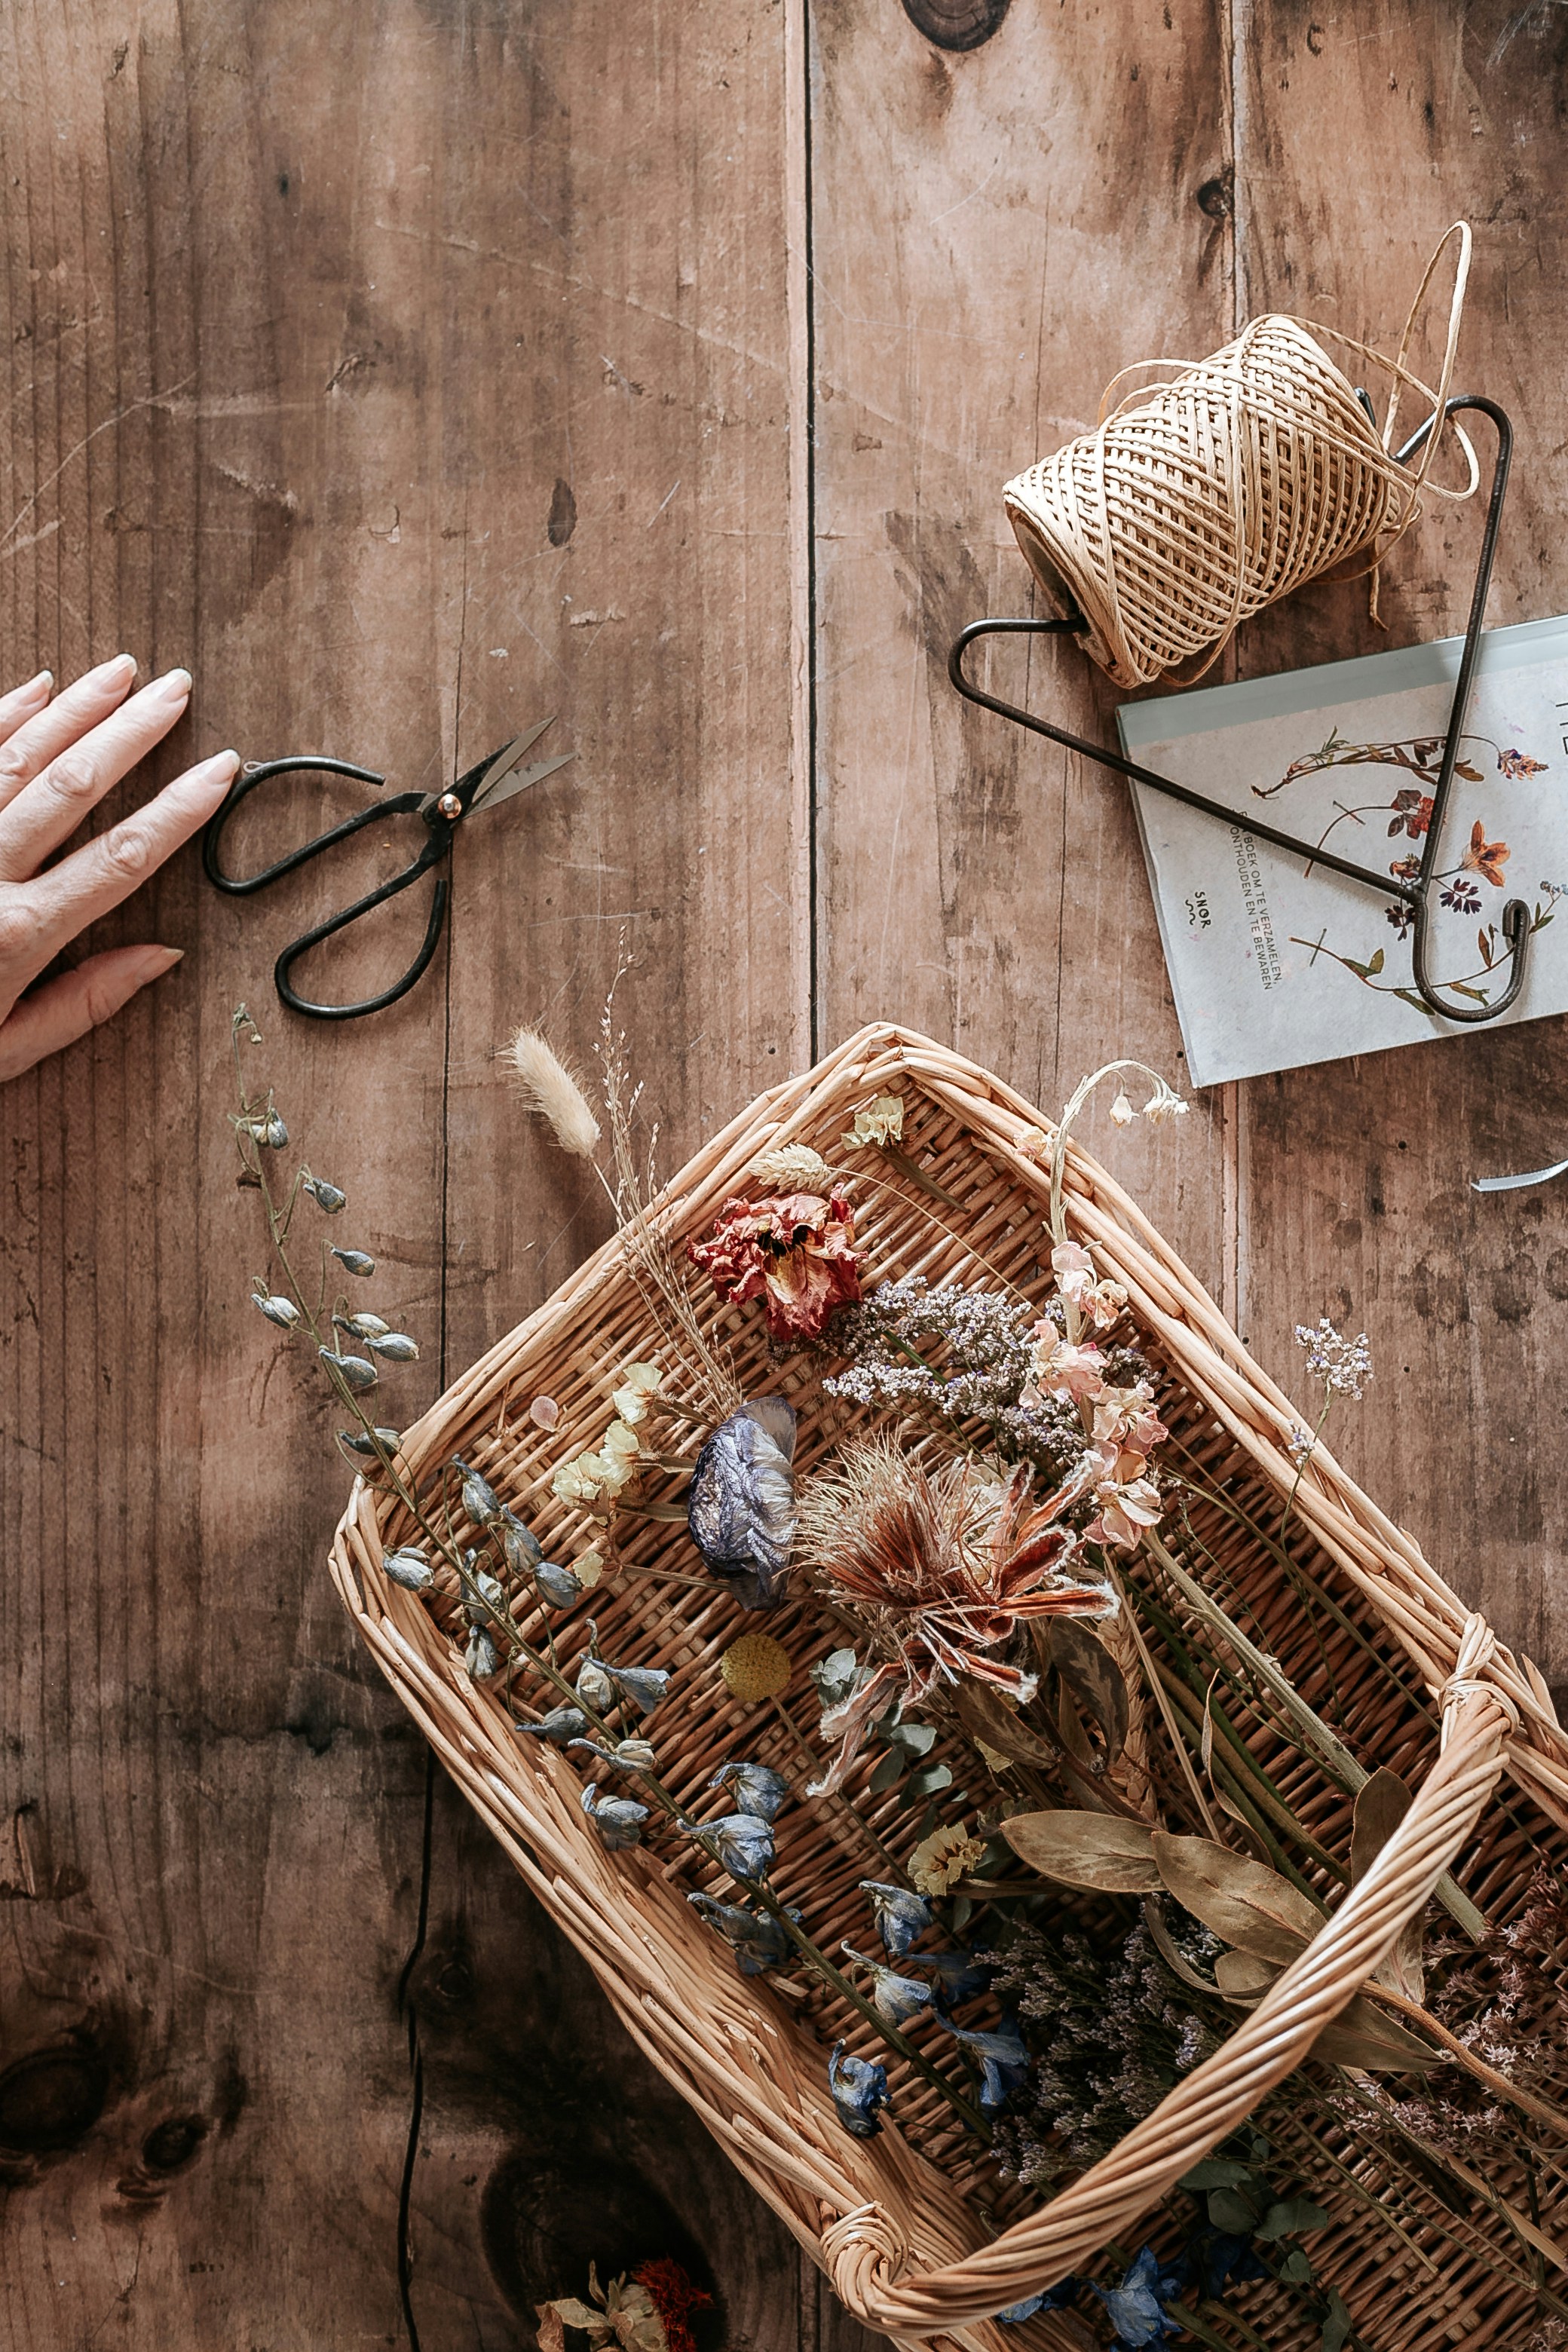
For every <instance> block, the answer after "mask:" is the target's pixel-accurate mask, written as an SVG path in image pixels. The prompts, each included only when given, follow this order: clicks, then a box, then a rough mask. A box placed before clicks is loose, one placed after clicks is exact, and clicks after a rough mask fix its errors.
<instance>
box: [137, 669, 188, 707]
mask: <svg viewBox="0 0 1568 2352" xmlns="http://www.w3.org/2000/svg"><path fill="white" fill-rule="evenodd" d="M190 690H191V673H190V671H189V670H188V669H167V670H165V671H164V672H163V677H155V678H154V679H153V683H152V685H151V686H150V687H148V688H147V692H148V693H149V694H155V695H157V696H159V697H160V698H161V699H163V701H165V702H184V699H185V697H186V696H187V695H188V694H189V692H190Z"/></svg>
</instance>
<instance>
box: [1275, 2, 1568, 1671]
mask: <svg viewBox="0 0 1568 2352" xmlns="http://www.w3.org/2000/svg"><path fill="white" fill-rule="evenodd" d="M1418 23H1419V24H1420V26H1422V29H1423V36H1424V37H1420V38H1416V37H1415V30H1416V26H1417V24H1418ZM1565 58H1568V26H1564V25H1563V22H1562V20H1561V14H1560V12H1558V11H1555V10H1553V11H1551V12H1533V13H1532V12H1530V11H1525V12H1522V13H1521V11H1519V10H1518V9H1515V8H1510V7H1508V6H1505V5H1489V6H1485V7H1481V8H1478V9H1474V10H1470V11H1468V12H1467V13H1466V14H1465V15H1464V16H1457V15H1456V16H1444V17H1442V18H1441V19H1440V20H1439V19H1437V18H1436V17H1431V16H1426V15H1422V16H1419V17H1418V16H1416V15H1415V14H1414V13H1413V12H1411V11H1408V10H1406V9H1405V8H1404V7H1402V6H1392V7H1391V6H1387V5H1376V6H1373V7H1372V8H1369V9H1366V10H1364V11H1361V10H1358V11H1357V12H1356V17H1355V21H1354V24H1353V26H1352V21H1351V19H1350V17H1349V16H1340V17H1338V18H1337V19H1334V20H1332V21H1328V20H1325V21H1324V22H1323V23H1322V24H1319V25H1310V24H1309V23H1308V22H1307V21H1305V20H1304V19H1302V18H1300V17H1299V16H1295V15H1293V14H1291V13H1290V12H1288V11H1285V10H1283V9H1281V10H1279V11H1269V12H1265V13H1262V14H1259V15H1258V16H1257V17H1256V18H1255V19H1254V20H1253V22H1252V28H1251V35H1250V38H1249V39H1248V41H1247V49H1246V58H1245V75H1244V80H1243V89H1244V93H1245V95H1244V101H1243V110H1242V113H1243V120H1244V121H1245V123H1246V124H1247V140H1248V148H1249V153H1250V156H1251V159H1252V161H1251V167H1250V168H1249V169H1247V171H1245V172H1243V171H1239V170H1238V173H1237V226H1238V230H1239V233H1240V234H1239V246H1240V250H1241V252H1242V255H1243V257H1244V300H1245V303H1246V306H1247V309H1248V310H1271V309H1277V308H1279V309H1300V310H1304V311H1306V312H1307V313H1308V314H1309V315H1310V316H1312V317H1316V318H1321V319H1322V320H1325V321H1326V322H1327V323H1329V324H1330V325H1339V326H1342V327H1343V328H1344V329H1345V330H1346V331H1349V332H1351V333H1352V334H1357V335H1361V336H1363V338H1365V339H1366V340H1369V341H1383V342H1385V343H1386V342H1388V341H1391V340H1392V339H1394V338H1396V336H1397V333H1398V331H1399V328H1400V327H1401V325H1402V324H1403V321H1404V315H1405V307H1406V304H1407V302H1408V300H1409V299H1410V294H1411V293H1412V292H1413V291H1414V289H1415V286H1416V284H1417V283H1418V282H1419V278H1420V274H1421V270H1422V268H1424V266H1425V263H1426V257H1427V255H1428V254H1429V253H1430V251H1431V249H1432V247H1433V246H1434V245H1435V244H1436V240H1437V238H1438V236H1441V234H1442V232H1443V230H1444V229H1445V228H1446V227H1447V225H1448V223H1449V222H1450V221H1451V220H1453V219H1455V218H1456V217H1458V216H1461V215H1462V216H1464V217H1466V218H1468V219H1469V220H1470V221H1471V222H1472V223H1473V224H1474V226H1475V233H1476V257H1475V263H1474V267H1473V268H1472V271H1471V277H1470V295H1469V299H1468V306H1467V310H1466V316H1465V327H1464V335H1463V340H1462V341H1461V343H1460V347H1459V359H1460V373H1461V375H1462V377H1463V379H1464V383H1465V386H1466V387H1467V388H1469V389H1474V390H1476V391H1479V392H1485V393H1489V394H1491V395H1492V396H1493V397H1494V398H1495V399H1497V400H1500V401H1501V402H1502V404H1503V405H1504V406H1505V407H1506V408H1507V409H1509V410H1510V413H1511V415H1512V416H1513V418H1514V421H1515V426H1516V431H1517V435H1518V445H1517V451H1516V457H1515V464H1514V471H1513V479H1512V487H1511V488H1510V495H1509V502H1508V507H1507V509H1506V511H1505V519H1504V523H1503V531H1502V539H1501V541H1500V548H1499V554H1498V563H1497V570H1496V573H1495V575H1494V584H1493V588H1492V593H1491V599H1490V603H1489V607H1488V615H1487V617H1488V621H1489V624H1490V625H1493V626H1498V625H1503V624H1505V623H1508V622H1513V621H1525V620H1535V619H1538V618H1541V617H1542V616H1543V615H1546V614H1552V613H1558V612H1562V611H1563V610H1564V609H1565V608H1568V556H1565V554H1564V550H1563V534H1562V530H1561V528H1560V522H1559V519H1560V517H1561V514H1562V511H1563V496H1564V490H1565V488H1568V397H1565V394H1564V387H1563V370H1562V366H1561V363H1560V357H1559V343H1560V337H1561V320H1560V317H1559V305H1558V303H1557V300H1556V299H1555V291H1554V289H1556V288H1557V287H1558V286H1559V285H1560V284H1561V282H1562V268H1563V255H1564V246H1563V209H1562V203H1561V197H1560V189H1561V185H1562V173H1563V160H1564V139H1563V113H1562V104H1561V100H1562V90H1563V65H1564V59H1565ZM1327 122H1332V124H1333V125H1334V136H1333V138H1332V139H1327V138H1325V137H1324V136H1323V135H1322V126H1323V125H1324V124H1325V123H1327ZM1347 156H1350V157H1355V158H1361V159H1365V163H1366V168H1363V169H1359V170H1352V171H1347V170H1346V169H1345V168H1344V165H1345V159H1346V157H1347ZM1374 158H1375V159H1379V161H1378V163H1377V165H1376V167H1375V168H1373V159H1374ZM1428 349H1430V342H1429V343H1428ZM1483 430H1484V428H1483ZM1478 444H1479V446H1481V452H1482V459H1483V463H1486V462H1488V461H1489V457H1490V449H1489V446H1485V445H1484V444H1481V443H1480V441H1479V436H1478ZM1480 525H1481V517H1480V514H1479V502H1478V504H1477V505H1472V506H1470V507H1468V508H1458V509H1452V508H1448V509H1439V510H1438V511H1436V512H1435V513H1434V514H1433V515H1432V516H1431V517H1430V518H1429V519H1428V520H1426V521H1424V522H1423V523H1422V524H1421V525H1420V526H1419V528H1418V529H1417V530H1415V532H1413V533H1412V534H1411V536H1410V538H1409V540H1408V541H1406V542H1405V544H1404V545H1403V546H1402V547H1401V548H1400V549H1398V550H1397V551H1396V552H1395V554H1394V558H1393V560H1392V562H1390V564H1389V566H1388V578H1387V583H1386V585H1385V588H1384V595H1383V608H1384V618H1385V620H1386V623H1387V630H1386V634H1385V635H1380V634H1379V633H1378V632H1376V631H1375V630H1373V628H1372V626H1371V625H1370V624H1369V621H1368V618H1367V613H1366V603H1365V595H1364V592H1363V591H1359V590H1357V589H1354V588H1328V587H1319V588H1316V589H1313V590H1311V591H1309V592H1308V593H1306V594H1305V595H1303V596H1301V597H1299V598H1297V599H1296V600H1295V601H1294V602H1293V604H1291V606H1290V607H1289V610H1281V611H1279V613H1276V614H1269V615H1267V616H1266V617H1265V618H1264V620H1263V621H1261V622H1260V623H1259V624H1258V625H1257V626H1256V627H1255V628H1253V629H1250V630H1248V631H1247V632H1246V633H1245V634H1244V638H1243V641H1242V644H1241V646H1240V648H1239V650H1240V657H1241V660H1242V662H1243V663H1244V665H1245V667H1247V669H1248V670H1251V671H1263V670H1272V669H1278V668H1281V667H1287V666H1289V665H1292V664H1294V663H1297V662H1300V661H1301V660H1303V659H1306V660H1321V659H1324V658H1327V657H1331V656H1338V655H1341V654H1355V653H1361V652H1371V651H1373V650H1375V649H1376V648H1377V646H1380V645H1383V644H1388V645H1407V644H1414V643H1416V642H1418V641H1419V640H1421V639H1422V638H1426V637H1433V636H1438V635H1444V634H1447V633H1451V632H1454V631H1457V630H1459V629H1462V628H1463V626H1464V619H1465V612H1466V607H1467V604H1468V597H1469V593H1470V584H1471V582H1472V580H1473V577H1474V572H1475V561H1476V550H1477V546H1478V543H1479V533H1480ZM1549 878H1557V877H1549ZM1521 881H1522V884H1523V892H1524V895H1525V896H1526V897H1529V896H1531V894H1532V892H1533V890H1534V887H1535V886H1536V883H1537V877H1535V876H1534V875H1532V874H1531V875H1527V876H1524V877H1521ZM1563 1040H1564V1024H1563V1022H1561V1021H1549V1022H1535V1023H1531V1024H1529V1025H1528V1026H1525V1027H1522V1028H1517V1029H1510V1030H1502V1031H1497V1032H1492V1031H1487V1030H1482V1031H1480V1032H1479V1034H1472V1035H1470V1036H1468V1037H1455V1038H1450V1039H1447V1040H1444V1041H1443V1042H1441V1043H1438V1044H1430V1045H1419V1046H1410V1047H1406V1048H1405V1049H1404V1050H1403V1051H1402V1052H1399V1053H1395V1054H1380V1055H1369V1056H1367V1057H1365V1058H1364V1059H1363V1060H1361V1061H1359V1062H1351V1063H1336V1064H1333V1065H1332V1066H1330V1067H1328V1068H1325V1069H1321V1070H1308V1071H1303V1072H1300V1073H1292V1074H1289V1076H1284V1077H1279V1078H1271V1079H1265V1080H1260V1081H1258V1082H1257V1083H1256V1084H1255V1085H1253V1086H1251V1087H1248V1088H1247V1093H1246V1107H1245V1114H1244V1116H1245V1119H1246V1131H1245V1132H1246V1140H1245V1146H1244V1151H1243V1167H1244V1171H1245V1178H1244V1182H1245V1200H1246V1210H1247V1223H1246V1231H1247V1242H1246V1250H1245V1260H1244V1264H1245V1276H1244V1284H1245V1287H1244V1298H1245V1308H1244V1317H1245V1319H1244V1321H1243V1324H1242V1328H1243V1329H1244V1330H1245V1331H1247V1333H1248V1335H1249V1337H1250V1339H1251V1341H1252V1344H1253V1345H1254V1347H1255V1348H1256V1349H1258V1353H1259V1355H1260V1357H1261V1359H1262V1360H1263V1361H1264V1362H1266V1363H1269V1364H1272V1365H1275V1366H1285V1367H1287V1369H1288V1368H1289V1363H1290V1359H1291V1357H1292V1356H1293V1355H1294V1354H1295V1352H1296V1351H1295V1350H1294V1349H1293V1348H1292V1346H1291V1343H1290V1326H1291V1324H1292V1323H1293V1322H1294V1321H1296V1320H1297V1319H1300V1318H1305V1319H1307V1320H1309V1321H1316V1319H1317V1318H1318V1317H1319V1316H1320V1315H1322V1314H1327V1315H1330V1316H1331V1317H1333V1318H1335V1319H1336V1320H1338V1321H1340V1322H1342V1323H1344V1322H1348V1323H1350V1324H1351V1325H1352V1328H1356V1329H1359V1328H1362V1327H1363V1325H1364V1327H1365V1328H1366V1329H1367V1331H1368V1332H1369V1334H1370V1335H1371V1339H1372V1344H1373V1359H1374V1362H1375V1365H1376V1379H1375V1382H1374V1385H1373V1387H1372V1388H1371V1389H1370V1390H1369V1391H1368V1392H1367V1400H1366V1402H1365V1403H1364V1404H1363V1405H1361V1406H1351V1407H1349V1408H1347V1409H1346V1410H1345V1411H1344V1412H1343V1413H1342V1415H1341V1416H1340V1417H1339V1418H1338V1420H1337V1423H1336V1425H1335V1427H1334V1429H1333V1430H1332V1432H1331V1443H1332V1444H1333V1445H1334V1447H1335V1449H1336V1451H1337V1452H1338V1453H1339V1454H1341V1456H1342V1459H1343V1460H1344V1462H1345V1464H1346V1466H1347V1467H1348V1468H1350V1469H1351V1471H1352V1475H1354V1476H1356V1477H1357V1478H1358V1479H1360V1480H1361V1481H1362V1482H1363V1484H1364V1485H1365V1486H1367V1487H1368V1489H1369V1490H1370V1491H1371V1492H1372V1493H1373V1494H1375V1495H1376V1496H1377V1497H1378V1499H1379V1501H1380V1502H1381V1503H1382V1505H1383V1506H1384V1508H1385V1509H1386V1510H1388V1511H1390V1512H1391V1513H1392V1514H1394V1517H1398V1518H1399V1519H1401V1520H1402V1521H1403V1522H1404V1523H1405V1525H1406V1526H1407V1527H1409V1528H1411V1530H1412V1531H1413V1533H1414V1534H1415V1536H1416V1537H1417V1538H1418V1539H1419V1540H1420V1541H1421V1543H1422V1544H1423V1545H1424V1546H1425V1548H1426V1551H1427V1553H1428V1555H1429V1557H1430V1558H1431V1559H1432V1560H1433V1561H1434V1563H1435V1565H1436V1567H1437V1568H1438V1570H1440V1572H1441V1573H1442V1574H1443V1575H1444V1576H1446V1577H1447V1579H1448V1580H1449V1581H1450V1582H1451V1583H1453V1584H1454V1585H1455V1586H1456V1588H1457V1589H1458V1591H1460V1592H1462V1593H1464V1594H1466V1595H1467V1596H1468V1597H1469V1598H1471V1599H1473V1601H1475V1603H1476V1605H1477V1606H1478V1607H1479V1608H1481V1609H1484V1610H1485V1611H1486V1612H1487V1614H1488V1615H1489V1617H1490V1619H1491V1620H1492V1622H1493V1623H1494V1624H1495V1625H1496V1626H1497V1628H1498V1630H1499V1632H1500V1633H1501V1634H1502V1636H1503V1637H1504V1639H1505V1640H1508V1641H1510V1642H1517V1643H1520V1644H1521V1645H1522V1646H1523V1647H1524V1648H1525V1649H1526V1650H1528V1651H1529V1652H1530V1654H1531V1655H1532V1656H1533V1657H1534V1658H1535V1659H1536V1660H1537V1661H1538V1663H1539V1664H1540V1665H1541V1667H1542V1671H1543V1672H1544V1673H1545V1674H1547V1675H1549V1676H1551V1677H1552V1678H1553V1679H1555V1680H1558V1681H1562V1680H1568V1612H1565V1611H1564V1607H1563V1601H1564V1597H1565V1596H1564V1592H1563V1570H1562V1565H1561V1563H1562V1558H1563V1546H1564V1538H1565V1537H1568V1494H1565V1493H1564V1490H1563V1486H1562V1482H1561V1481H1560V1480H1559V1479H1558V1478H1557V1477H1556V1476H1555V1475H1554V1469H1553V1465H1554V1463H1555V1459H1556V1455H1557V1452H1558V1448H1559V1444H1560V1443H1561V1429H1562V1424H1563V1406H1562V1403H1561V1402H1560V1400H1559V1397H1558V1391H1557V1382H1556V1377H1555V1364H1556V1358H1557V1350H1558V1348H1559V1346H1560V1344H1561V1335H1562V1329H1563V1296H1564V1295H1565V1294H1568V1248H1565V1244H1568V1198H1565V1197H1564V1195H1563V1192H1562V1190H1561V1188H1557V1189H1548V1190H1546V1191H1543V1192H1527V1193H1524V1194H1521V1195H1517V1196H1510V1195H1508V1194H1503V1195H1501V1196H1500V1197H1497V1198H1492V1199H1484V1198H1479V1197H1478V1196H1477V1195H1476V1194H1475V1193H1473V1192H1470V1191H1469V1189H1468V1185H1469V1179H1470V1178H1471V1177H1472V1176H1476V1175H1485V1174H1500V1173H1503V1172H1506V1171H1509V1170H1511V1169H1525V1168H1538V1167H1540V1166H1542V1164H1543V1163H1544V1162H1546V1161H1550V1160H1555V1159H1558V1158H1560V1157H1561V1156H1562V1154H1561V1150H1560V1149H1559V1141H1560V1139H1561V1137H1562V1135H1563V1131H1564V1115H1565V1113H1568V1084H1565V1071H1564V1060H1563Z"/></svg>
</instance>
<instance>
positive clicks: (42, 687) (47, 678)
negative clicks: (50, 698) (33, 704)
mask: <svg viewBox="0 0 1568 2352" xmlns="http://www.w3.org/2000/svg"><path fill="white" fill-rule="evenodd" d="M54 682H55V674H54V671H53V670H52V669H41V670H40V671H39V672H38V675H37V677H30V678H29V679H28V680H27V683H26V686H25V687H23V688H21V691H22V693H23V694H25V695H28V696H32V695H35V694H47V692H48V690H49V688H50V687H51V686H53V684H54Z"/></svg>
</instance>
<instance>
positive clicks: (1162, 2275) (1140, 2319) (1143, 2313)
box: [1091, 2246, 1187, 2352]
mask: <svg viewBox="0 0 1568 2352" xmlns="http://www.w3.org/2000/svg"><path fill="white" fill-rule="evenodd" d="M1186 2283H1187V2280H1186V2273H1185V2272H1184V2270H1181V2269H1179V2268H1178V2269H1167V2268H1166V2266H1165V2264H1164V2263H1162V2261H1161V2260H1160V2257H1159V2255H1158V2254H1157V2253H1156V2252H1154V2249H1153V2247H1152V2246H1144V2247H1143V2248H1142V2250H1141V2252H1139V2254H1138V2257H1137V2259H1136V2260H1135V2261H1134V2262H1133V2263H1132V2264H1131V2268H1130V2269H1129V2270H1127V2271H1126V2272H1124V2273H1123V2274H1122V2279H1121V2285H1120V2286H1109V2287H1107V2286H1094V2287H1092V2288H1091V2292H1092V2293H1093V2294H1097V2295H1098V2296H1099V2297H1100V2302H1101V2303H1102V2304H1103V2305H1105V2308H1106V2312H1107V2314H1108V2315H1109V2317H1110V2324H1111V2326H1113V2327H1114V2328H1115V2330H1116V2336H1115V2342H1114V2345H1113V2347H1112V2352H1143V2347H1145V2346H1146V2345H1149V2344H1164V2343H1167V2342H1169V2340H1170V2338H1171V2337H1172V2336H1181V2335H1184V2333H1185V2331H1186V2320H1185V2317H1184V2315H1183V2314H1181V2313H1180V2312H1179V2310H1178V2306H1177V2304H1176V2297H1177V2296H1178V2295H1179V2294H1181V2292H1182V2290H1183V2288H1184V2286H1185V2285H1186Z"/></svg>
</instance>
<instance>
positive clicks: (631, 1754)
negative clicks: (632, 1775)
mask: <svg viewBox="0 0 1568 2352" xmlns="http://www.w3.org/2000/svg"><path fill="white" fill-rule="evenodd" d="M566 1745H567V1747H568V1748H586V1749H587V1750H588V1753H589V1755H590V1756H596V1757H597V1758H598V1759H599V1761H600V1763H601V1764H613V1765H614V1766H615V1767H616V1770H617V1771H620V1772H652V1771H654V1770H655V1769H657V1767H658V1757H657V1756H656V1755H655V1754H654V1750H653V1742H652V1740H651V1739H617V1740H616V1741H615V1742H614V1743H613V1745H612V1746H610V1747H608V1748H605V1747H602V1746H601V1745H600V1743H599V1741H598V1740H596V1739H569V1740H568V1741H567V1742H566Z"/></svg>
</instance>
